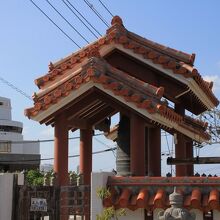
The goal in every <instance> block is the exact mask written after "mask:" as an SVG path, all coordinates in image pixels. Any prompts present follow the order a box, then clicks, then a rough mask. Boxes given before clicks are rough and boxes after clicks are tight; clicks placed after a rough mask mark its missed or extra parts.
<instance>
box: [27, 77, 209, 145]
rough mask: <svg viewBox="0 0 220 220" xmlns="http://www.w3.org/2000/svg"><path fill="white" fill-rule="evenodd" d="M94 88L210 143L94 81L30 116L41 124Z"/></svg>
mask: <svg viewBox="0 0 220 220" xmlns="http://www.w3.org/2000/svg"><path fill="white" fill-rule="evenodd" d="M93 87H96V88H97V89H99V90H101V91H102V92H104V93H105V94H107V95H109V96H111V97H114V99H116V100H118V101H119V102H120V103H123V104H124V105H126V106H127V107H129V108H131V109H133V110H134V111H136V112H137V113H139V114H140V115H142V116H144V117H146V118H148V119H150V120H152V121H153V122H156V123H158V124H160V125H162V126H165V127H166V128H168V129H174V130H177V131H180V132H181V133H183V134H184V135H186V136H188V137H189V138H191V139H193V140H195V141H197V142H199V143H202V142H207V141H208V139H206V138H205V137H203V136H201V135H199V134H196V133H195V132H192V131H191V130H189V129H187V127H186V128H185V127H182V126H181V125H180V124H178V123H177V122H175V121H173V120H169V119H167V118H166V117H164V116H162V115H161V114H159V113H157V112H156V113H153V114H151V113H149V112H148V111H146V109H142V108H137V105H136V104H135V103H133V102H127V101H126V100H125V99H124V98H123V97H121V96H117V95H115V94H114V93H113V91H111V90H106V89H105V88H104V87H103V85H101V84H98V83H94V82H92V81H90V82H87V83H86V84H82V85H81V86H80V87H79V88H78V89H77V90H74V91H73V92H71V93H70V94H69V95H68V96H66V97H63V98H62V99H60V100H59V102H57V103H55V104H53V105H52V106H50V107H48V109H46V110H43V111H40V112H38V114H37V115H35V116H30V118H31V119H33V120H35V121H38V122H41V121H43V120H44V119H46V118H48V117H49V116H50V115H52V114H53V113H55V112H56V111H58V110H59V109H61V108H63V107H65V106H66V105H67V104H68V103H70V102H71V101H73V100H74V99H76V98H77V97H79V96H81V95H82V94H84V93H85V92H87V91H88V90H90V89H92V88H93Z"/></svg>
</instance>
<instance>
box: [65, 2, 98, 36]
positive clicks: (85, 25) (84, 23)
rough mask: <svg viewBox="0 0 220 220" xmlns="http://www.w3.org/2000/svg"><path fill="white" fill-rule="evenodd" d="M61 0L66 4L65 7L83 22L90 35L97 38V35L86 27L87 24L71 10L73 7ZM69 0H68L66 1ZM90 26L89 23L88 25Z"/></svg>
mask: <svg viewBox="0 0 220 220" xmlns="http://www.w3.org/2000/svg"><path fill="white" fill-rule="evenodd" d="M62 2H63V3H64V4H65V5H66V7H67V8H69V10H70V11H71V12H72V13H73V14H74V15H75V16H76V17H77V18H78V19H79V20H80V21H81V23H83V25H84V26H85V27H86V28H87V29H88V30H89V31H90V33H92V35H93V36H94V37H96V38H98V36H97V35H96V34H95V33H94V32H93V31H92V30H91V29H90V28H89V27H88V25H87V24H86V23H85V22H84V21H83V20H82V19H81V18H80V17H79V16H78V15H77V14H76V13H75V12H74V11H73V9H72V8H71V7H70V6H69V5H68V4H67V3H66V2H65V1H64V0H62ZM67 2H69V1H67ZM90 26H91V25H90Z"/></svg>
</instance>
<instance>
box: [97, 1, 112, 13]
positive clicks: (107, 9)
mask: <svg viewBox="0 0 220 220" xmlns="http://www.w3.org/2000/svg"><path fill="white" fill-rule="evenodd" d="M99 2H100V3H101V5H102V6H103V7H104V8H105V9H106V11H107V12H108V13H109V14H110V15H111V16H112V17H114V15H113V14H112V13H111V11H110V10H109V9H108V8H107V6H106V5H105V4H104V3H103V2H102V1H101V0H99Z"/></svg>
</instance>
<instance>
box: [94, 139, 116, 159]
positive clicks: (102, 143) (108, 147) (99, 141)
mask: <svg viewBox="0 0 220 220" xmlns="http://www.w3.org/2000/svg"><path fill="white" fill-rule="evenodd" d="M94 139H95V140H96V141H97V142H99V143H100V144H102V145H103V146H106V147H107V148H108V149H111V147H109V146H108V145H107V144H105V143H104V142H102V141H100V140H99V139H97V138H95V137H94ZM112 154H113V156H114V157H115V158H116V155H115V152H114V151H112Z"/></svg>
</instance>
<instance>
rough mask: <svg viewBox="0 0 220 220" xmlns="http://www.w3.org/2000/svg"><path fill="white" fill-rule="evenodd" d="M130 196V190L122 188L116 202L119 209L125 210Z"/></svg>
mask: <svg viewBox="0 0 220 220" xmlns="http://www.w3.org/2000/svg"><path fill="white" fill-rule="evenodd" d="M130 196H131V190H130V189H128V188H124V189H123V190H122V193H121V196H120V198H119V200H118V203H119V205H120V207H121V208H126V207H127V206H128V202H129V199H130Z"/></svg>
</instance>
